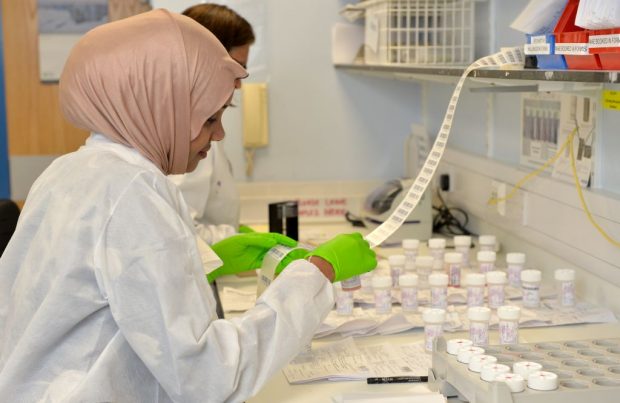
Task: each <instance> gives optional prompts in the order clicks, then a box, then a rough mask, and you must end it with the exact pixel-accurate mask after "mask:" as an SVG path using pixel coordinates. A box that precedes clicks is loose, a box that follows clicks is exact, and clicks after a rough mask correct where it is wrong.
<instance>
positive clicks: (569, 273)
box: [554, 269, 575, 307]
mask: <svg viewBox="0 0 620 403" xmlns="http://www.w3.org/2000/svg"><path fill="white" fill-rule="evenodd" d="M554 277H555V282H556V284H557V293H558V305H560V306H562V307H570V306H574V305H575V270H573V269H557V270H556V271H555V272H554Z"/></svg>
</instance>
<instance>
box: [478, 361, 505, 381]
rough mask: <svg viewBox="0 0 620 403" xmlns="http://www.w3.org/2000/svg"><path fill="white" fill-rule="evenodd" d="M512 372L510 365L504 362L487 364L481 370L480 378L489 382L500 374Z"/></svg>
mask: <svg viewBox="0 0 620 403" xmlns="http://www.w3.org/2000/svg"><path fill="white" fill-rule="evenodd" d="M508 372H510V367H509V366H508V365H504V364H498V363H493V364H485V365H483V366H482V369H481V370H480V379H482V380H483V381H487V382H492V381H494V380H495V378H497V376H498V375H500V374H507V373H508Z"/></svg>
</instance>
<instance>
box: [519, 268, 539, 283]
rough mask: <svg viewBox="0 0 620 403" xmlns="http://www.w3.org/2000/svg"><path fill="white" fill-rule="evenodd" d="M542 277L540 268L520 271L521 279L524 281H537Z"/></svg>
mask: <svg viewBox="0 0 620 403" xmlns="http://www.w3.org/2000/svg"><path fill="white" fill-rule="evenodd" d="M541 279H542V273H541V272H540V270H523V271H522V272H521V281H522V282H525V283H537V282H539V281H540V280H541Z"/></svg>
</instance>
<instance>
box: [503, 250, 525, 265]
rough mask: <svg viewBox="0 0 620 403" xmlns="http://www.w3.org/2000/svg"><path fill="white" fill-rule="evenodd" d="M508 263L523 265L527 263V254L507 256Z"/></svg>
mask: <svg viewBox="0 0 620 403" xmlns="http://www.w3.org/2000/svg"><path fill="white" fill-rule="evenodd" d="M506 263H512V264H523V263H525V253H520V252H510V253H507V254H506Z"/></svg>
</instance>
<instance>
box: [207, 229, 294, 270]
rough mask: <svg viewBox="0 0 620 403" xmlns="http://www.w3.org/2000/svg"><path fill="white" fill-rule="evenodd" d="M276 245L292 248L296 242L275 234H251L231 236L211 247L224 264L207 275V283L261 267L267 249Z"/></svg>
mask: <svg viewBox="0 0 620 403" xmlns="http://www.w3.org/2000/svg"><path fill="white" fill-rule="evenodd" d="M277 244H280V245H284V246H289V247H293V246H296V245H297V241H296V240H294V239H291V238H289V237H287V236H286V235H282V234H276V233H264V232H251V233H249V234H239V235H233V236H231V237H229V238H226V239H224V240H221V241H220V242H218V243H216V244H214V245H213V246H211V248H212V249H213V251H214V252H215V253H216V254H217V255H218V256H219V257H220V259H222V261H223V262H224V264H223V265H222V266H221V267H219V268H217V269H216V270H214V271H212V272H211V273H209V275H208V276H207V278H208V279H209V282H212V281H213V280H215V279H217V278H218V277H220V276H223V275H225V274H235V273H240V272H243V271H248V270H252V269H257V268H259V267H261V265H262V263H263V258H264V257H265V254H266V253H267V252H268V251H269V249H271V248H273V247H274V246H276V245H277Z"/></svg>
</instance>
